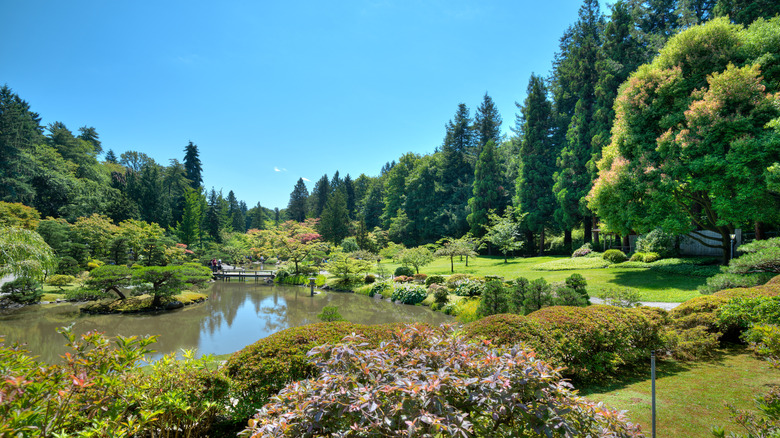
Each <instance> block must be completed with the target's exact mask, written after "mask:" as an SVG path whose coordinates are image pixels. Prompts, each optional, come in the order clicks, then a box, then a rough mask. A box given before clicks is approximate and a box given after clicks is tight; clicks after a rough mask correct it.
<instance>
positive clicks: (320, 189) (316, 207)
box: [309, 174, 331, 218]
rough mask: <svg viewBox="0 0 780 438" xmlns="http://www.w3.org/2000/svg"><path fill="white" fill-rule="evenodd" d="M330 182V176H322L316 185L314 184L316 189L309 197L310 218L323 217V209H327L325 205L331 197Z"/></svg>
mask: <svg viewBox="0 0 780 438" xmlns="http://www.w3.org/2000/svg"><path fill="white" fill-rule="evenodd" d="M330 193H331V190H330V181H329V180H328V175H327V174H325V175H322V178H320V179H319V180H318V181H317V182H316V183H314V189H312V191H311V196H309V216H310V217H315V218H317V217H320V216H322V209H324V208H325V203H326V202H328V196H330Z"/></svg>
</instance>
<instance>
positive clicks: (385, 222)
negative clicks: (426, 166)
mask: <svg viewBox="0 0 780 438" xmlns="http://www.w3.org/2000/svg"><path fill="white" fill-rule="evenodd" d="M419 159H420V156H419V155H417V154H414V153H411V152H407V153H405V154H403V155H402V156H401V158H400V159H399V160H398V164H395V165H394V166H393V167H392V168H391V169H390V170H388V171H387V173H385V175H384V177H383V178H384V181H385V184H384V188H383V192H384V204H385V205H384V209H383V212H382V226H383V227H384V228H386V229H387V228H389V227H390V223H391V222H392V220H393V218H394V217H395V216H396V214H397V213H398V212H399V211H401V210H402V209H403V206H404V202H405V200H406V178H407V177H408V176H409V174H410V173H411V172H412V170H413V169H414V167H415V166H416V164H417V161H418V160H419ZM366 222H367V223H368V222H370V221H369V220H368V219H367V220H366Z"/></svg>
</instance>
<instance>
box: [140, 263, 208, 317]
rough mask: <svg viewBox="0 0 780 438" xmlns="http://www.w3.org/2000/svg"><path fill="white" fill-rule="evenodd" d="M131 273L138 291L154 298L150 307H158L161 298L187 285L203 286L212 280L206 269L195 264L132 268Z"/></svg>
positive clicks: (177, 291) (175, 292) (173, 293)
mask: <svg viewBox="0 0 780 438" xmlns="http://www.w3.org/2000/svg"><path fill="white" fill-rule="evenodd" d="M132 271H133V273H132V276H133V279H132V281H133V282H134V283H135V284H137V285H138V289H139V290H141V291H145V292H147V293H149V294H151V295H152V296H153V297H154V300H153V301H152V307H159V306H160V305H161V303H162V299H163V298H167V297H170V296H172V295H175V294H177V293H179V292H181V290H182V289H183V288H184V287H185V285H187V284H191V285H197V284H203V283H204V282H206V281H208V280H210V279H211V278H212V272H211V270H210V269H209V268H208V267H206V266H201V265H197V264H186V265H181V266H146V267H134V268H133V270H132Z"/></svg>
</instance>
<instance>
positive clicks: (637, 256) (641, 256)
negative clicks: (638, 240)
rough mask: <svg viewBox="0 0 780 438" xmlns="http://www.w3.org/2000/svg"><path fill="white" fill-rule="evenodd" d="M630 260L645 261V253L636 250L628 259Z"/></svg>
mask: <svg viewBox="0 0 780 438" xmlns="http://www.w3.org/2000/svg"><path fill="white" fill-rule="evenodd" d="M628 261H629V262H642V263H644V262H645V253H643V252H635V253H634V254H632V255H631V258H630V259H628Z"/></svg>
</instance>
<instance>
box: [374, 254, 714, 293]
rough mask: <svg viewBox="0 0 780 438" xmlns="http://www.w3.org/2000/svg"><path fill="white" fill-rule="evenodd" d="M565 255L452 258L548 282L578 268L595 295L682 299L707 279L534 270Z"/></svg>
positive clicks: (443, 266) (478, 271) (472, 268)
mask: <svg viewBox="0 0 780 438" xmlns="http://www.w3.org/2000/svg"><path fill="white" fill-rule="evenodd" d="M567 258H568V257H528V258H523V257H517V258H510V259H509V262H508V263H504V258H503V257H500V256H492V257H489V256H480V257H469V266H468V267H466V263H465V260H464V261H460V260H459V259H458V258H456V259H455V272H456V273H465V274H474V275H500V276H503V277H504V278H506V279H513V278H517V277H525V278H527V279H529V280H535V279H537V278H542V277H544V278H545V279H546V280H547V281H548V282H555V281H563V279H565V278H566V277H568V276H570V275H571V274H573V273H575V272H577V273H579V274H581V275H582V276H584V277H585V279H586V280H587V282H588V291H589V293H590V294H591V295H592V296H598V293H599V291H601V290H603V289H609V288H631V289H635V290H636V291H637V292H639V294H640V297H641V300H642V301H661V302H683V301H685V300H688V299H691V298H693V297H697V296H699V295H700V294H699V292H698V291H697V290H696V288H697V287H698V286H700V285H702V284H704V283H705V282H706V281H705V279H704V278H702V277H692V276H685V275H675V274H668V273H661V272H658V271H653V270H650V269H627V268H602V269H582V270H567V271H537V270H534V269H533V267H534V265H537V264H540V263H545V262H549V261H553V260H561V259H567ZM381 266H382V267H383V269H384V270H385V272H386V273H387V274H392V273H393V272H394V271H395V268H397V267H398V266H400V265H399V264H396V263H392V262H389V261H383V262H382V263H381ZM420 272H421V273H425V274H428V275H431V274H441V275H449V274H450V259H449V258H437V259H436V260H435V261H434V262H433V263H431V264H430V265H428V266H424V267H423V268H421V269H420Z"/></svg>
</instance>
